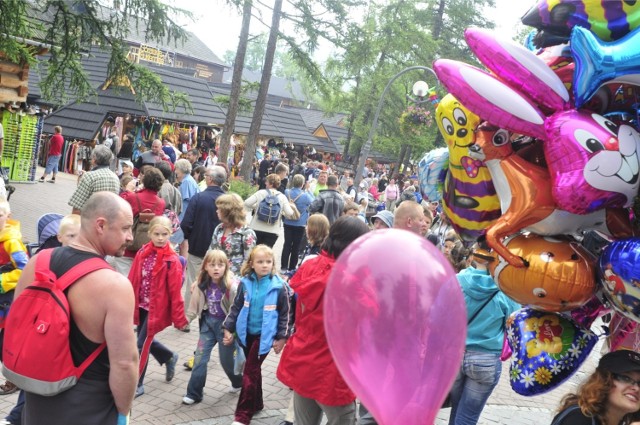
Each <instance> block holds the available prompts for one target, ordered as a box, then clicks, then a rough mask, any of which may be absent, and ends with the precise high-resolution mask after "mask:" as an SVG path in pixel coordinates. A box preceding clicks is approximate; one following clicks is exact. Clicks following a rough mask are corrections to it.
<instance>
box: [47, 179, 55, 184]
mask: <svg viewBox="0 0 640 425" xmlns="http://www.w3.org/2000/svg"><path fill="white" fill-rule="evenodd" d="M55 182H56V180H55V179H51V180H47V183H55Z"/></svg>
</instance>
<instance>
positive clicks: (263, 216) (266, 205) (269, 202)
mask: <svg viewBox="0 0 640 425" xmlns="http://www.w3.org/2000/svg"><path fill="white" fill-rule="evenodd" d="M265 190H266V191H267V196H265V197H264V199H263V200H262V201H260V203H259V204H258V209H257V211H256V216H257V218H258V220H260V221H264V222H265V223H267V224H275V223H277V222H278V219H279V218H280V213H281V212H282V207H281V206H280V200H279V199H278V193H280V192H277V191H276V192H275V194H274V193H272V192H271V190H269V189H265Z"/></svg>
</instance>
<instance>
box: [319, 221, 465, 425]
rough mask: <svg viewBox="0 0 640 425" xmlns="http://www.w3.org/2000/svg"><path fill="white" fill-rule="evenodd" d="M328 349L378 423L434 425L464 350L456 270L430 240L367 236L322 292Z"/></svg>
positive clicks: (394, 234)
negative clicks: (323, 293) (323, 292)
mask: <svg viewBox="0 0 640 425" xmlns="http://www.w3.org/2000/svg"><path fill="white" fill-rule="evenodd" d="M324 299H325V301H324V302H325V315H324V317H325V319H324V321H325V329H326V333H327V340H328V342H329V348H330V349H331V353H332V354H333V358H334V360H335V362H336V364H337V365H338V369H339V370H340V373H341V374H342V376H343V377H344V379H345V381H346V382H347V384H349V387H350V388H351V389H352V390H353V391H354V392H355V393H356V395H357V396H358V398H359V399H360V400H361V401H362V403H363V404H364V405H365V406H367V408H368V409H369V411H371V413H372V414H373V416H374V417H375V418H376V419H377V421H378V423H379V424H381V425H392V424H398V425H400V424H402V425H418V424H420V425H423V424H431V423H434V420H435V417H436V414H437V413H438V410H439V409H440V406H441V405H442V402H443V401H444V399H445V397H446V395H447V393H448V392H449V389H450V388H451V385H452V384H453V381H454V379H455V377H456V374H457V372H458V370H459V368H460V362H461V360H462V354H463V352H464V346H465V338H466V327H467V311H466V308H465V303H464V298H463V296H462V291H461V290H460V286H459V285H458V281H457V279H456V276H455V272H454V270H453V269H452V267H451V266H450V265H449V262H448V261H447V260H446V259H445V257H444V256H443V255H442V254H441V253H440V252H439V251H438V250H437V249H436V248H435V247H434V246H433V245H432V244H431V243H430V242H428V241H427V240H426V239H425V238H421V237H418V236H417V235H415V234H413V233H409V232H407V231H405V230H396V229H389V230H379V231H375V232H370V233H368V234H366V235H364V236H362V237H360V238H359V239H357V240H356V241H355V242H354V243H352V244H351V245H350V246H349V247H348V248H347V249H346V250H345V251H344V252H343V253H342V255H340V258H339V259H338V261H337V262H336V264H335V266H334V269H333V272H332V273H331V277H330V279H329V282H328V285H327V290H326V293H325V297H324Z"/></svg>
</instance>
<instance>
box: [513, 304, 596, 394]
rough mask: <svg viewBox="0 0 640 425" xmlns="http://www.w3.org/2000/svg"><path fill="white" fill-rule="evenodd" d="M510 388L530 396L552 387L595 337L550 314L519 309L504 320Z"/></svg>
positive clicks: (580, 358) (573, 366)
mask: <svg viewBox="0 0 640 425" xmlns="http://www.w3.org/2000/svg"><path fill="white" fill-rule="evenodd" d="M507 339H508V341H509V345H510V346H511V349H512V350H513V356H512V359H511V365H510V368H509V380H510V382H511V388H512V389H513V390H514V391H515V392H517V393H518V394H521V395H525V396H532V395H536V394H541V393H544V392H547V391H549V390H552V389H554V388H556V387H557V386H558V385H560V384H561V383H563V382H564V381H565V380H566V379H568V378H569V377H570V376H571V375H573V373H574V372H575V371H576V370H577V369H578V368H579V367H580V365H582V363H583V362H584V360H585V359H586V358H587V356H588V355H589V353H590V352H591V350H592V349H593V347H594V345H595V344H596V342H597V340H598V337H597V336H596V335H595V334H594V333H592V332H591V331H589V330H588V329H584V328H581V327H579V326H577V325H576V324H575V323H573V322H571V321H570V320H568V319H566V318H564V317H562V316H560V315H558V314H554V313H545V312H542V311H538V310H533V309H529V308H523V309H521V310H519V311H517V312H515V313H513V314H512V315H511V317H509V319H508V320H507Z"/></svg>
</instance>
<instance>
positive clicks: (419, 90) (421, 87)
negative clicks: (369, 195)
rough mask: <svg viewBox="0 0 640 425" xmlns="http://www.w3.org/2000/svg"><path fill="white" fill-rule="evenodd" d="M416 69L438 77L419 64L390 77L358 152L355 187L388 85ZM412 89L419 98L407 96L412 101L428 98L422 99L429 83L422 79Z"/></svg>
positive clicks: (431, 70) (429, 69)
mask: <svg viewBox="0 0 640 425" xmlns="http://www.w3.org/2000/svg"><path fill="white" fill-rule="evenodd" d="M416 69H420V70H422V71H426V72H430V73H431V74H432V75H433V76H434V77H435V79H436V81H438V77H437V76H436V73H435V72H433V69H431V68H429V67H426V66H419V65H416V66H410V67H408V68H405V69H403V70H402V71H400V72H398V73H397V74H396V75H394V76H393V77H391V79H390V80H389V82H388V83H387V85H386V87H385V88H384V90H383V91H382V94H381V95H380V100H379V101H378V107H377V108H376V113H375V115H374V116H373V122H372V123H371V128H370V129H369V137H368V138H367V141H366V142H365V143H364V146H363V147H362V152H361V153H360V159H359V160H358V168H357V169H356V178H355V186H356V187H358V185H359V184H360V180H362V170H364V165H365V163H366V161H367V157H368V156H369V153H370V151H371V144H372V143H373V135H374V134H375V131H376V128H377V127H378V118H379V117H380V111H381V110H382V103H383V101H384V96H385V94H387V91H389V87H391V84H393V82H394V81H395V80H396V79H398V77H400V76H401V75H404V74H406V73H407V72H409V71H414V70H416ZM412 91H413V94H414V95H415V96H417V97H418V98H419V100H415V99H411V98H410V97H409V98H410V99H411V100H412V101H414V102H415V103H416V104H420V103H424V102H427V101H428V100H429V99H424V96H425V95H426V94H427V93H428V92H429V85H428V84H427V83H425V82H424V81H417V82H416V83H415V84H414V85H413V89H412ZM407 96H408V95H407Z"/></svg>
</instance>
